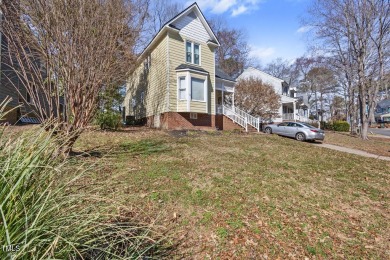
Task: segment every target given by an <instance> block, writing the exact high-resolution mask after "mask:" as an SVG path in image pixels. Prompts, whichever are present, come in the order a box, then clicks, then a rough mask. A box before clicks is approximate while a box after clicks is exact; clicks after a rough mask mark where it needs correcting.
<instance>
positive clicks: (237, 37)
mask: <svg viewBox="0 0 390 260" xmlns="http://www.w3.org/2000/svg"><path fill="white" fill-rule="evenodd" d="M209 23H210V26H211V28H212V29H213V31H214V33H215V34H216V36H217V38H218V40H219V42H220V44H221V46H220V47H218V49H217V50H216V55H215V56H216V57H215V59H216V61H215V62H216V64H217V65H218V66H219V67H220V68H221V69H222V70H223V71H225V72H226V73H227V74H228V75H229V76H232V77H236V76H238V75H239V74H240V73H241V72H242V71H243V70H244V68H245V67H246V66H247V65H248V62H249V52H250V48H249V45H248V43H247V37H246V34H245V31H244V30H241V29H234V28H229V27H228V26H227V25H226V22H225V21H224V20H223V19H221V18H214V19H211V20H210V21H209Z"/></svg>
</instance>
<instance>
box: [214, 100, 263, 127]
mask: <svg viewBox="0 0 390 260" xmlns="http://www.w3.org/2000/svg"><path fill="white" fill-rule="evenodd" d="M217 112H218V111H217ZM222 114H223V115H225V116H226V117H228V118H230V119H231V120H233V122H234V123H237V124H239V125H240V126H242V127H243V128H245V131H246V132H248V125H251V126H252V127H254V128H255V129H256V130H257V132H260V118H259V117H254V116H252V115H250V114H248V113H246V112H245V111H242V110H241V109H239V108H237V107H233V108H230V107H227V106H222Z"/></svg>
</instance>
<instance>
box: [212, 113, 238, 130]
mask: <svg viewBox="0 0 390 260" xmlns="http://www.w3.org/2000/svg"><path fill="white" fill-rule="evenodd" d="M215 121H216V124H217V128H218V129H219V130H225V131H232V130H243V129H244V128H243V127H241V126H240V125H238V124H236V123H234V122H233V121H232V120H231V119H230V118H228V117H226V116H224V115H216V119H215Z"/></svg>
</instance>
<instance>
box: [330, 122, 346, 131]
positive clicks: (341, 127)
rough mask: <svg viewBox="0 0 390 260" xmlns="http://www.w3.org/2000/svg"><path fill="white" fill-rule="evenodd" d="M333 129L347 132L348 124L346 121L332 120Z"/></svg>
mask: <svg viewBox="0 0 390 260" xmlns="http://www.w3.org/2000/svg"><path fill="white" fill-rule="evenodd" d="M333 130H334V131H338V132H348V131H349V124H348V122H347V121H334V122H333Z"/></svg>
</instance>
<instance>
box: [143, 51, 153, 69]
mask: <svg viewBox="0 0 390 260" xmlns="http://www.w3.org/2000/svg"><path fill="white" fill-rule="evenodd" d="M151 63H152V58H151V57H150V54H149V55H148V57H146V58H145V60H144V69H145V71H148V70H149V69H150V65H151Z"/></svg>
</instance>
